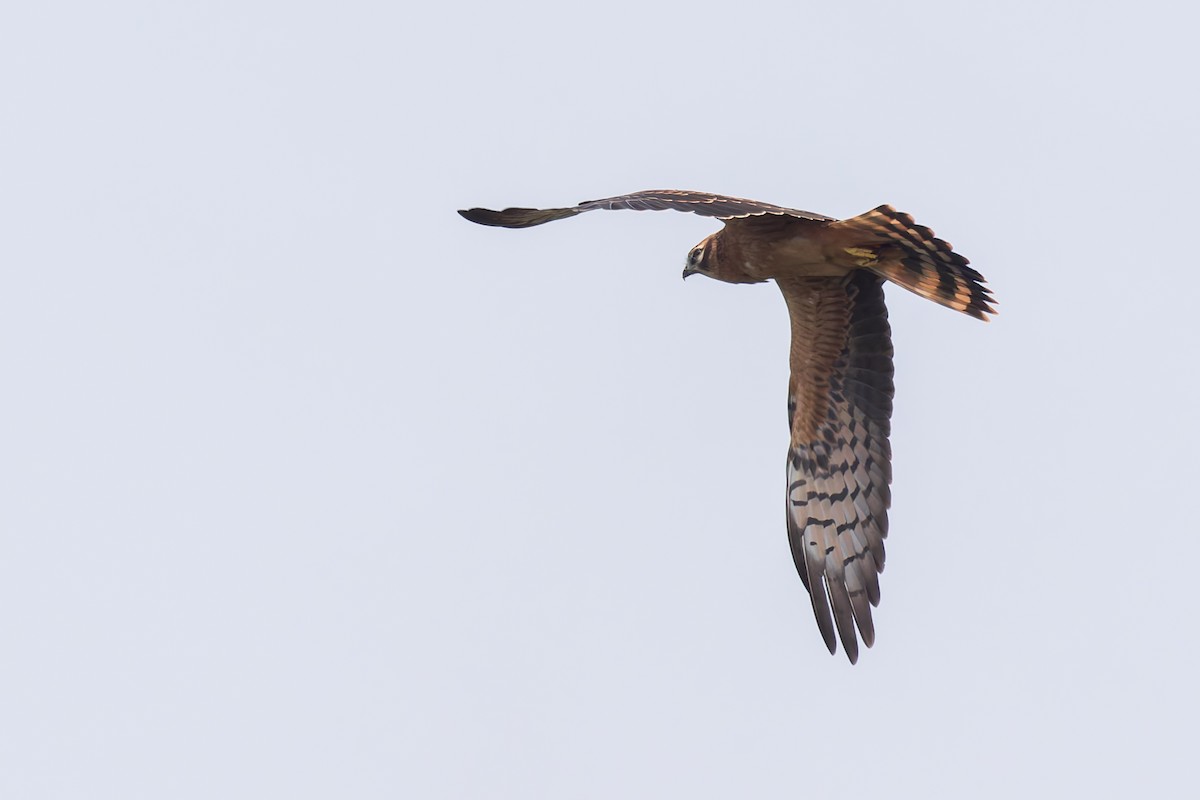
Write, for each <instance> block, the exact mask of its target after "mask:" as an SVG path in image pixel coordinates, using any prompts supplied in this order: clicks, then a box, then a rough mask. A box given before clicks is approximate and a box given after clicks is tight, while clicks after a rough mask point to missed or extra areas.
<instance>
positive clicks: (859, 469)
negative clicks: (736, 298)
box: [458, 189, 996, 664]
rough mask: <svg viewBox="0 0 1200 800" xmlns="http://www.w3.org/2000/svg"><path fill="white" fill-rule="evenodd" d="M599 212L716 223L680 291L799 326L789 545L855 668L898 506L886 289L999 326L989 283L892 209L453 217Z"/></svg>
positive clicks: (486, 220) (729, 208)
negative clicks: (769, 309) (767, 296)
mask: <svg viewBox="0 0 1200 800" xmlns="http://www.w3.org/2000/svg"><path fill="white" fill-rule="evenodd" d="M597 209H632V210H635V211H661V210H666V209H674V210H676V211H690V212H693V213H695V214H700V215H701V216H705V217H715V218H717V219H719V220H721V221H722V222H723V223H724V228H722V229H721V230H720V231H717V232H716V233H714V234H712V235H710V236H708V237H706V238H705V239H704V240H703V241H701V242H700V243H699V244H698V245H696V246H695V247H693V248H692V250H691V252H689V253H688V256H687V263H686V265H685V266H684V270H683V277H684V278H687V277H688V276H689V275H707V276H708V277H710V278H715V279H717V280H719V281H725V282H727V283H760V282H762V281H767V280H774V281H775V283H776V284H778V286H779V288H780V290H782V292H783V299H784V301H785V302H786V303H787V309H788V314H789V316H790V317H791V323H792V344H791V379H790V381H789V383H788V424H789V427H790V430H791V441H790V444H789V447H788V456H787V532H788V542H789V543H790V545H791V550H792V558H793V560H794V561H795V563H796V570H797V571H798V572H799V573H800V580H801V581H803V582H804V587H805V588H806V589H807V590H808V594H809V597H810V599H811V600H812V608H813V613H814V614H815V615H816V618H817V627H818V628H820V631H821V636H822V637H823V638H824V640H825V645H826V646H827V647H828V648H829V652H830V653H836V652H837V640H838V638H839V637H840V638H841V641H842V648H843V649H844V650H845V652H846V655H847V657H849V659H850V663H852V664H853V663H855V662H857V661H858V637H859V636H861V637H862V641H863V643H864V644H865V645H866V646H867V647H870V646H871V645H872V644H873V643H874V641H875V626H874V623H873V622H872V621H871V608H872V606H877V605H879V573H880V572H882V571H883V559H884V547H883V540H884V538H885V537H886V536H887V531H888V518H887V510H888V506H889V505H890V504H891V490H890V484H891V480H892V464H891V462H892V453H891V444H890V442H889V440H888V437H889V435H890V433H891V416H892V397H893V393H894V391H893V384H892V375H893V369H892V335H891V328H890V327H889V325H888V319H887V308H886V306H885V305H884V301H883V283H884V281H891V282H892V283H895V284H899V285H900V286H902V287H904V288H905V289H908V290H909V291H911V292H915V293H916V294H918V295H920V296H921V297H925V298H928V299H930V300H932V301H934V302H935V303H940V304H941V305H943V306H947V307H949V308H952V309H954V310H955V311H961V312H962V313H964V314H968V315H970V316H972V317H975V318H976V319H980V320H984V321H987V319H988V315H989V314H995V313H996V312H995V309H994V308H993V307H992V306H993V303H994V300H993V299H992V294H991V291H990V290H989V289H988V288H987V287H986V286H985V285H984V279H983V276H982V275H980V274H979V273H978V272H976V271H975V270H973V269H971V267H969V266H968V265H967V264H968V262H967V259H965V258H963V257H962V256H960V255H959V254H958V253H956V252H954V250H953V249H952V248H951V247H950V244H949V243H948V242H945V241H943V240H941V239H938V238H937V237H935V236H934V235H933V231H931V230H930V229H929V228H926V227H925V226H923V225H917V224H916V223H915V222H914V221H913V218H912V217H911V216H909V215H908V214H905V213H903V212H899V211H896V209H894V208H892V207H891V206H887V205H883V206H879V207H878V208H875V209H872V210H871V211H868V212H866V213H865V214H860V215H858V216H857V217H851V218H849V219H844V220H838V219H834V218H833V217H826V216H824V215H821V214H813V213H811V212H808V211H798V210H796V209H792V208H783V207H781V206H776V205H771V204H769V203H760V202H757V201H754V200H742V199H739V198H736V197H725V196H722V195H716V194H707V193H704V192H689V191H679V190H675V189H664V190H654V191H645V192H634V193H633V194H626V195H621V196H620V197H609V198H605V199H603V200H589V201H587V202H583V203H580V204H579V205H576V206H571V207H569V208H546V209H536V208H506V209H504V210H503V211H491V210H489V209H486V208H472V209H470V210H466V211H459V212H458V213H459V214H461V215H462V216H464V217H466V218H467V219H468V220H470V221H471V222H477V223H479V224H480V225H493V226H498V227H502V228H529V227H532V226H534V225H541V224H543V223H546V222H552V221H554V220H557V219H565V218H567V217H573V216H576V215H577V214H582V213H584V212H587V211H595V210H597ZM856 626H857V629H858V630H857V635H856V632H855V627H856ZM835 632H836V633H835Z"/></svg>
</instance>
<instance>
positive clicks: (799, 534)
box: [779, 270, 893, 663]
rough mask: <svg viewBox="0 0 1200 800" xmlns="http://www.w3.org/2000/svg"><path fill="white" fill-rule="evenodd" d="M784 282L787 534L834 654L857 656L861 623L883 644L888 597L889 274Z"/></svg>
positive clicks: (868, 636) (868, 637)
mask: <svg viewBox="0 0 1200 800" xmlns="http://www.w3.org/2000/svg"><path fill="white" fill-rule="evenodd" d="M779 285H780V288H781V289H782V290H783V296H784V299H785V300H786V301H787V305H788V313H789V315H790V316H791V322H792V349H791V370H792V373H791V381H790V383H789V395H788V419H789V422H790V424H791V446H790V448H789V449H788V461H787V480H788V492H787V527H788V540H789V542H790V543H791V549H792V557H793V558H794V559H795V562H796V569H797V570H798V571H799V573H800V578H801V579H802V580H803V581H804V585H805V588H807V589H808V593H809V596H810V597H811V599H812V606H813V612H814V613H815V614H816V617H817V625H818V627H820V629H821V635H822V636H823V637H824V639H825V644H826V645H827V646H828V647H829V652H830V653H834V652H836V651H837V637H840V638H841V640H842V647H843V648H844V649H845V651H846V655H847V656H848V657H849V659H850V662H851V663H854V662H855V661H857V659H858V640H857V637H856V636H855V630H854V629H855V624H856V623H857V627H858V632H859V634H861V636H862V640H863V642H864V643H865V644H866V645H867V646H868V647H870V646H871V644H872V643H873V642H874V640H875V628H874V625H873V623H872V622H871V606H875V605H878V604H879V573H880V572H881V571H882V570H883V559H884V548H883V540H884V537H885V536H887V509H888V505H889V504H890V501H891V491H890V488H889V484H890V483H891V477H892V467H891V444H890V443H889V441H888V436H889V434H890V431H891V415H892V395H893V385H892V374H893V372H892V338H891V328H890V327H889V326H888V321H887V308H886V307H885V306H884V302H883V287H882V279H881V278H880V277H879V276H877V275H874V274H872V273H870V272H867V271H865V270H855V271H854V272H853V273H851V274H850V275H849V276H847V277H845V278H792V279H783V280H780V281H779ZM831 609H832V612H831ZM835 630H836V634H837V636H835Z"/></svg>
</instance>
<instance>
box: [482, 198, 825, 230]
mask: <svg viewBox="0 0 1200 800" xmlns="http://www.w3.org/2000/svg"><path fill="white" fill-rule="evenodd" d="M622 208H625V209H631V210H633V211H664V210H666V209H673V210H675V211H690V212H692V213H694V214H700V215H701V216H705V217H716V218H718V219H722V220H735V219H744V218H747V217H765V216H775V217H792V218H794V219H802V220H813V221H817V222H831V221H833V217H826V216H824V215H822V214H814V213H812V212H811V211H800V210H799V209H795V208H784V207H783V206H776V205H772V204H770V203H760V202H758V201H757V200H743V199H741V198H738V197H726V196H724V195H719V194H709V193H708V192H688V191H681V190H679V189H653V190H650V191H645V192H634V193H633V194H623V195H621V196H619V197H606V198H604V199H603V200H586V201H584V202H582V203H580V204H579V205H577V206H571V207H570V208H506V209H504V210H503V211H492V210H491V209H487V208H472V209H468V210H465V211H459V212H458V213H459V214H462V215H463V216H464V217H466V218H467V219H469V220H470V221H471V222H478V223H479V224H480V225H495V226H498V227H501V228H529V227H532V226H534V225H542V224H544V223H547V222H553V221H554V220H556V219H566V218H567V217H573V216H575V215H577V214H582V213H583V212H585V211H595V210H596V209H609V210H615V209H622Z"/></svg>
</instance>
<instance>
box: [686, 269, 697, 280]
mask: <svg viewBox="0 0 1200 800" xmlns="http://www.w3.org/2000/svg"><path fill="white" fill-rule="evenodd" d="M699 271H700V270H698V269H691V268H690V267H688V268H685V269H684V270H683V279H684V280H685V281H686V280H687V279H688V275H695V274H696V273H697V272H699Z"/></svg>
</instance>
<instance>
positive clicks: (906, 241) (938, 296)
mask: <svg viewBox="0 0 1200 800" xmlns="http://www.w3.org/2000/svg"><path fill="white" fill-rule="evenodd" d="M830 227H831V228H832V229H834V230H837V231H838V232H840V233H846V234H848V236H847V239H846V241H848V242H852V243H853V246H851V247H846V248H844V249H845V252H846V253H847V254H848V255H850V257H851V260H852V261H854V262H855V263H856V265H857V266H859V267H862V268H864V269H869V270H871V271H872V272H874V273H875V274H876V275H879V276H880V277H883V278H887V279H888V280H889V281H891V282H892V283H896V284H899V285H900V286H903V287H904V288H905V289H908V290H909V291H910V292H914V293H916V294H919V295H920V296H921V297H925V298H928V299H929V300H932V301H934V302H935V303H940V304H941V305H944V306H946V307H947V308H952V309H954V310H955V311H961V312H963V313H964V314H968V315H970V316H972V317H975V318H976V319H981V320H983V321H985V322H986V321H987V319H988V315H989V314H995V313H996V309H995V308H994V307H993V305H994V304H995V302H996V301H995V299H994V298H993V297H992V292H991V290H990V289H988V287H987V286H985V285H984V278H983V276H982V275H980V274H979V273H978V272H976V271H975V270H973V269H971V267H969V266H968V263H969V262H968V261H967V259H965V258H963V257H962V256H960V255H959V254H958V253H956V252H954V250H953V249H952V248H951V246H950V243H949V242H947V241H944V240H942V239H939V238H937V237H936V236H934V235H933V231H931V230H930V229H929V228H926V227H925V226H924V225H918V224H916V223H915V222H914V221H913V218H912V217H911V216H909V215H908V214H905V213H904V212H903V211H897V210H896V209H894V208H892V207H891V206H888V205H883V206H879V208H875V209H872V210H870V211H868V212H867V213H865V214H859V215H858V216H857V217H851V218H850V219H845V220H842V221H840V222H835V223H832V224H831V225H830Z"/></svg>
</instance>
